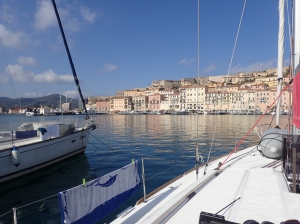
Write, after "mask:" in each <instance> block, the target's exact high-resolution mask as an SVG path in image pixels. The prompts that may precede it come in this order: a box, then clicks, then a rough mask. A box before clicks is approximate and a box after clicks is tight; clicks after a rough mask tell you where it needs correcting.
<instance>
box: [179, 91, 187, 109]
mask: <svg viewBox="0 0 300 224" xmlns="http://www.w3.org/2000/svg"><path fill="white" fill-rule="evenodd" d="M179 103H180V107H179V109H180V110H185V109H186V106H187V104H186V88H185V87H180V88H179Z"/></svg>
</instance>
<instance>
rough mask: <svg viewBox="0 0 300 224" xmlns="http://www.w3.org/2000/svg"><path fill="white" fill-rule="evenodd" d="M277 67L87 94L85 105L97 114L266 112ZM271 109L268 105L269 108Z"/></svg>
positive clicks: (284, 104) (285, 99)
mask: <svg viewBox="0 0 300 224" xmlns="http://www.w3.org/2000/svg"><path fill="white" fill-rule="evenodd" d="M276 72H277V69H276V68H273V69H268V70H266V71H261V72H248V73H243V72H240V73H238V74H236V75H229V76H224V75H223V76H210V77H196V78H182V79H181V80H179V81H174V80H159V81H153V82H152V85H151V86H149V87H146V88H135V89H132V90H124V91H118V92H117V93H116V95H115V96H111V97H100V96H99V97H90V98H89V101H88V104H87V107H88V108H92V109H93V110H96V111H98V112H99V113H118V112H119V113H120V112H130V111H132V112H133V111H134V112H144V111H148V112H155V111H171V112H172V111H189V112H195V111H202V112H204V111H216V110H222V111H226V112H232V111H241V110H244V111H251V112H253V111H262V112H264V111H266V110H267V109H269V105H271V104H272V102H273V101H274V100H275V99H276V92H277V83H278V81H277V74H276ZM289 81H290V77H289V67H284V68H283V81H282V83H283V88H284V87H285V86H286V85H287V84H288V83H289ZM289 100H290V94H289V93H288V91H285V92H284V93H283V94H282V98H281V110H282V111H286V112H287V111H289V108H288V107H289V106H288V105H289ZM272 109H273V108H270V110H272Z"/></svg>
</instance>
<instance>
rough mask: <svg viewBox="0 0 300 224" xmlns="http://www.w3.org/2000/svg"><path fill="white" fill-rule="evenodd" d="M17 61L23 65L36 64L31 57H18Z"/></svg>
mask: <svg viewBox="0 0 300 224" xmlns="http://www.w3.org/2000/svg"><path fill="white" fill-rule="evenodd" d="M17 62H18V63H20V64H21V65H24V66H26V65H27V66H35V65H36V64H37V63H36V60H35V59H34V58H33V57H19V58H18V59H17Z"/></svg>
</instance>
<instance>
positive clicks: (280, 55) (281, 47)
mask: <svg viewBox="0 0 300 224" xmlns="http://www.w3.org/2000/svg"><path fill="white" fill-rule="evenodd" d="M278 10H279V31H278V59H277V96H279V95H280V92H281V89H282V77H283V76H282V67H283V53H284V0H279V6H278ZM280 105H281V97H279V99H278V101H277V107H276V127H279V115H280Z"/></svg>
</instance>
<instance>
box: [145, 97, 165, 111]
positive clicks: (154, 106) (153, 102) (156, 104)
mask: <svg viewBox="0 0 300 224" xmlns="http://www.w3.org/2000/svg"><path fill="white" fill-rule="evenodd" d="M164 99H165V96H164V95H160V94H154V95H151V96H149V104H148V105H149V106H148V109H149V110H152V111H159V110H160V104H161V102H162V101H163V100H164Z"/></svg>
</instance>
